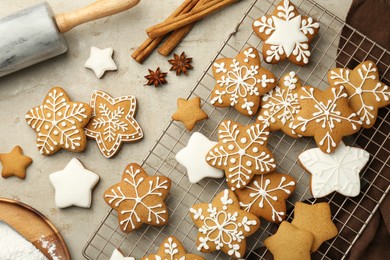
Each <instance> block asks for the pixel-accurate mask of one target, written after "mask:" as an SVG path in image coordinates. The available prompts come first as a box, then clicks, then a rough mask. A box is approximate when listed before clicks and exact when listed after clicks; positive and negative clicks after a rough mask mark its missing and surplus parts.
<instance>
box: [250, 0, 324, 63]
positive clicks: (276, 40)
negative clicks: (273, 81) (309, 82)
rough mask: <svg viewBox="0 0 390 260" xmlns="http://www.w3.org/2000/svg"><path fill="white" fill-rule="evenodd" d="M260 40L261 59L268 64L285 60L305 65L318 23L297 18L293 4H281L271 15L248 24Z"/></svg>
mask: <svg viewBox="0 0 390 260" xmlns="http://www.w3.org/2000/svg"><path fill="white" fill-rule="evenodd" d="M252 28H253V30H254V31H255V33H256V34H257V35H258V36H259V37H260V39H262V40H263V41H264V43H263V56H264V60H265V61H266V62H268V63H278V62H279V61H282V60H284V59H289V60H290V61H292V62H294V63H295V64H298V65H305V64H307V63H309V58H310V56H311V52H310V46H309V43H310V42H311V41H312V40H313V38H314V37H315V36H316V35H317V33H318V30H319V28H320V24H319V23H318V22H317V21H316V20H314V19H313V18H311V17H308V16H301V15H300V14H299V12H298V10H297V8H296V7H295V5H294V4H293V3H291V2H290V1H288V0H283V1H281V2H280V3H279V4H278V5H277V6H276V9H275V10H274V12H273V13H272V14H271V15H266V16H262V17H260V18H259V19H257V20H255V21H254V22H253V25H252Z"/></svg>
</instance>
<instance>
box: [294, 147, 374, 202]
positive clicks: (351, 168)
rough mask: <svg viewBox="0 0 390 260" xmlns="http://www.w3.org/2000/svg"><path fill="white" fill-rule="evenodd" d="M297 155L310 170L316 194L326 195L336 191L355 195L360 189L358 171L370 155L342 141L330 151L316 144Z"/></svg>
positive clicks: (318, 196) (351, 195)
mask: <svg viewBox="0 0 390 260" xmlns="http://www.w3.org/2000/svg"><path fill="white" fill-rule="evenodd" d="M298 159H299V162H300V163H301V165H302V167H303V168H305V169H306V170H307V171H308V172H309V173H310V174H311V185H310V186H311V193H312V194H313V197H314V198H321V197H325V196H327V195H329V194H330V193H332V192H334V191H337V192H339V193H341V194H343V195H344V196H348V197H355V196H357V195H359V193H360V176H359V173H360V171H361V170H362V169H363V167H364V166H365V165H366V163H367V162H368V160H369V159H370V154H369V153H368V152H366V151H365V150H363V149H360V148H355V147H350V146H346V145H345V144H344V143H343V142H341V143H340V145H339V146H338V147H337V149H336V150H335V151H334V152H333V153H331V154H326V153H323V152H322V151H321V150H320V149H319V148H313V149H309V150H307V151H304V152H303V153H302V154H300V155H299V157H298Z"/></svg>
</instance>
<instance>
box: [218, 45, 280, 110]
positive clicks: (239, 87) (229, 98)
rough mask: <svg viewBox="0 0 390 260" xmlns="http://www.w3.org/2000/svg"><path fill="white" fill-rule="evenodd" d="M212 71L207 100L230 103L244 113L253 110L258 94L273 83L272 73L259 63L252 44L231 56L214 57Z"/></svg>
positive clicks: (274, 80)
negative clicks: (212, 82) (209, 95)
mask: <svg viewBox="0 0 390 260" xmlns="http://www.w3.org/2000/svg"><path fill="white" fill-rule="evenodd" d="M213 74H214V78H215V80H216V81H217V84H216V85H215V87H214V90H213V92H212V94H211V101H210V102H211V104H213V105H214V106H216V107H229V106H231V107H234V108H235V109H236V110H237V111H239V112H240V113H242V114H244V115H247V116H252V115H254V114H256V113H257V110H258V109H259V105H260V96H261V95H263V94H265V93H267V92H268V91H270V90H271V89H273V88H274V87H275V86H276V77H275V75H274V74H272V73H271V72H270V71H268V70H266V69H264V68H262V67H261V62H260V56H259V52H258V51H257V50H256V49H255V48H253V47H249V48H246V49H245V50H243V51H241V52H240V53H238V54H237V56H236V58H234V59H231V58H222V59H218V60H216V61H215V62H214V64H213Z"/></svg>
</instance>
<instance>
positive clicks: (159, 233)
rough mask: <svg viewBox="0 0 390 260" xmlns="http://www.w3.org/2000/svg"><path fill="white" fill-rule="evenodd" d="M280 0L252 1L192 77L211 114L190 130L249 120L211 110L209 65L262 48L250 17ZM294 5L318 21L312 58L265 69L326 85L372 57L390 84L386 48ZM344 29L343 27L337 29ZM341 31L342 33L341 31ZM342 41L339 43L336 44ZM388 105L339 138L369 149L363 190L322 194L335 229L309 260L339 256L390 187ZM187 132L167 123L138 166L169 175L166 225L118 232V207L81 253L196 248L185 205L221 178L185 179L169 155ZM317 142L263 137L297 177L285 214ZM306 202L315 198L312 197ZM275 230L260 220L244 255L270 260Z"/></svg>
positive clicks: (204, 196)
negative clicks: (304, 157) (174, 245)
mask: <svg viewBox="0 0 390 260" xmlns="http://www.w3.org/2000/svg"><path fill="white" fill-rule="evenodd" d="M279 1H280V0H275V1H272V0H255V1H253V3H252V5H251V6H250V8H249V9H248V10H247V11H246V12H245V15H244V16H243V18H242V19H241V20H240V22H239V24H238V25H237V28H235V30H234V31H233V32H232V34H231V35H229V37H228V39H227V40H226V41H225V42H224V43H223V45H222V47H221V49H220V50H219V51H218V53H217V54H216V55H215V57H214V58H213V60H212V61H211V63H210V65H209V66H208V67H207V68H206V70H205V72H204V74H203V75H202V76H201V77H200V79H199V80H198V81H197V82H196V84H195V86H194V88H193V89H192V91H191V92H190V94H189V96H188V98H192V97H195V96H198V97H200V98H201V99H202V108H203V109H204V110H205V111H206V112H207V113H208V115H209V119H208V120H206V121H203V122H201V123H199V124H198V125H197V126H196V128H195V130H194V131H199V132H201V133H203V134H204V135H206V136H208V137H209V138H210V139H212V140H217V129H218V125H219V123H220V122H222V121H223V120H224V119H227V118H229V119H233V120H235V121H237V122H239V123H241V124H248V123H251V122H253V121H254V120H255V117H253V118H249V117H246V116H244V115H241V114H239V113H238V112H237V111H235V110H234V109H227V108H215V107H213V106H212V105H211V104H210V94H211V91H212V89H213V87H214V84H215V81H214V79H213V76H212V69H211V65H212V64H213V62H214V60H215V59H217V58H221V57H234V56H235V55H236V54H237V53H238V52H239V51H240V50H242V49H244V48H246V47H248V46H254V47H257V49H259V50H260V49H261V40H260V39H259V38H258V37H257V36H256V35H255V34H254V33H253V32H252V29H251V24H252V22H253V20H254V19H256V18H258V17H260V16H262V15H264V14H266V13H270V12H272V10H273V9H274V8H275V6H276V5H277V4H278V2H279ZM293 2H295V3H296V5H297V6H298V7H299V10H300V13H301V14H303V15H309V16H312V17H314V18H315V19H317V20H318V21H319V22H320V24H321V28H320V31H319V35H318V36H317V37H316V38H315V40H314V42H312V45H311V46H312V49H313V51H312V57H311V62H310V64H309V65H307V66H304V67H299V66H296V65H294V64H292V63H290V62H288V61H285V62H282V63H279V64H277V65H267V64H263V66H264V67H265V68H267V69H269V70H271V71H272V72H273V73H274V74H275V75H276V76H277V77H280V76H281V75H283V74H284V73H286V72H289V71H296V72H297V73H298V75H299V77H300V78H301V80H302V81H303V82H304V83H305V84H309V85H312V86H315V87H318V88H322V89H323V88H326V87H327V86H328V84H327V80H326V75H327V72H328V70H329V69H330V68H333V67H335V66H336V59H337V60H338V62H339V63H338V64H337V65H339V66H340V65H342V66H344V65H348V66H352V67H353V66H355V65H357V64H358V63H359V62H361V61H363V60H366V59H371V60H374V61H375V62H376V63H377V65H378V68H379V71H380V73H381V75H382V81H384V82H385V83H387V84H389V82H390V72H389V64H390V56H389V55H390V53H389V52H388V51H387V50H385V49H384V48H382V47H380V46H378V45H377V44H376V43H375V42H373V41H371V40H370V39H368V38H367V37H365V36H364V35H362V34H360V33H359V32H357V31H356V30H355V29H353V28H351V27H349V26H347V25H346V24H345V23H344V22H343V21H342V20H341V19H339V18H337V17H336V16H335V15H333V14H332V13H330V12H329V11H327V10H325V9H324V8H323V7H321V6H319V5H318V4H316V3H315V2H312V1H311V0H304V1H302V0H301V1H300V2H298V1H293ZM343 28H344V29H343ZM342 30H344V33H343V34H341V31H342ZM339 41H340V43H341V44H340V46H339ZM389 131H390V109H389V108H388V107H386V108H382V109H380V111H379V116H378V119H377V122H376V124H375V126H374V127H373V128H371V129H368V130H362V131H360V132H359V133H358V134H356V135H354V136H351V137H349V138H345V139H344V142H346V143H347V144H349V145H355V146H360V147H362V148H364V149H366V150H367V151H368V152H369V153H370V155H371V158H370V162H369V163H368V164H367V166H366V167H365V169H364V170H363V171H362V174H361V179H362V191H361V193H360V195H359V196H358V197H356V198H347V197H344V196H342V195H339V194H336V193H333V194H331V195H329V196H328V197H326V198H325V200H326V201H328V202H329V204H330V206H331V209H332V216H333V221H334V222H335V224H336V225H337V227H338V229H339V235H338V236H337V237H336V238H335V239H333V240H330V241H327V242H325V243H324V244H323V245H322V246H321V248H320V249H319V250H318V251H317V252H316V253H314V254H313V255H312V257H313V258H314V259H332V260H334V259H343V258H345V257H346V256H347V254H348V252H350V250H351V248H352V247H353V245H354V244H355V242H356V241H357V239H358V238H359V236H360V235H361V233H362V231H363V230H364V229H365V227H366V226H367V224H368V222H369V221H370V219H371V218H372V217H373V215H374V214H375V212H376V211H377V210H378V208H379V205H380V204H381V203H382V201H383V200H384V198H385V196H386V194H387V193H388V192H389V189H390V188H389V184H390V176H389V175H390V165H389V157H390V156H389V155H390V138H389ZM190 136H191V133H189V132H187V131H186V130H185V128H184V127H183V125H182V124H180V123H177V122H172V121H171V122H170V123H169V124H168V126H167V127H166V128H165V129H164V131H163V133H162V134H161V136H160V137H159V138H158V140H157V142H156V143H155V145H154V146H153V147H152V149H151V150H150V153H149V154H148V155H147V156H146V158H145V159H144V161H143V163H142V166H143V167H144V169H145V170H146V171H147V172H148V173H149V174H150V175H154V174H162V175H165V176H168V177H169V178H171V180H172V188H171V191H170V195H169V197H168V198H167V200H166V202H167V206H168V208H169V213H170V219H169V223H168V224H167V225H166V226H164V227H160V228H157V227H152V226H147V225H144V226H143V228H141V229H139V230H136V231H134V232H131V233H130V234H124V233H123V232H122V231H121V230H120V228H119V226H118V220H117V213H116V211H114V210H110V211H109V212H108V214H107V215H106V216H105V218H104V219H103V220H102V221H101V223H100V224H99V226H98V228H97V230H96V232H95V233H94V234H93V236H92V237H91V239H90V240H89V241H88V243H87V245H86V246H85V248H84V251H83V255H84V256H85V257H86V258H88V259H109V258H110V256H111V254H112V252H113V250H114V249H115V248H119V249H120V250H121V251H122V252H123V253H124V254H125V255H128V256H133V257H136V258H137V259H139V258H140V257H142V256H144V255H146V254H150V253H154V252H156V251H157V248H158V247H159V245H160V244H161V243H162V241H163V240H164V238H166V237H167V236H170V235H174V236H176V237H177V238H178V239H179V240H180V241H182V242H183V245H184V246H185V248H186V249H187V251H189V252H194V253H199V252H197V250H196V246H195V243H196V238H197V229H196V227H195V226H194V225H193V223H192V221H191V218H190V216H189V214H188V213H189V208H190V207H191V206H192V205H194V204H195V203H201V202H210V201H211V200H212V199H213V197H214V196H215V195H216V194H218V193H219V192H221V191H222V190H223V189H224V188H225V187H226V183H225V182H224V180H223V179H219V180H218V179H206V180H202V181H201V182H199V183H197V184H193V185H192V184H190V183H189V181H188V178H187V176H186V169H185V168H184V167H182V166H181V165H179V164H178V163H177V162H176V160H175V154H176V153H177V152H178V151H179V150H181V149H182V148H183V147H184V146H186V144H187V142H188V140H189V138H190ZM314 147H316V145H315V143H314V141H313V140H312V139H311V138H300V139H293V138H291V137H288V136H286V135H284V134H283V133H281V132H274V133H272V134H271V136H270V139H269V148H270V149H271V150H272V152H273V154H274V156H275V158H276V161H277V163H278V171H279V172H282V173H288V174H290V175H292V176H293V177H295V178H296V179H297V187H296V190H295V192H294V194H293V195H292V196H291V197H290V198H289V200H288V201H287V207H288V209H289V210H288V212H289V214H288V218H287V220H289V221H290V220H291V219H292V216H293V205H294V203H295V202H296V201H303V200H306V199H310V197H311V195H310V187H309V184H310V178H309V174H308V173H305V171H304V170H303V169H302V168H301V167H300V166H299V165H298V163H297V157H298V155H299V154H300V153H301V152H303V151H305V150H307V149H310V148H314ZM311 202H312V203H314V202H316V200H311ZM275 230H276V225H275V224H270V223H268V222H266V221H265V220H262V225H261V227H260V229H259V230H258V231H257V232H256V233H255V234H254V235H253V236H251V237H250V238H248V239H247V254H246V256H247V258H248V259H270V258H271V254H270V253H269V252H268V251H267V250H266V248H264V247H263V243H262V241H264V239H265V238H266V237H268V236H269V235H271V234H273V233H274V232H275ZM204 257H205V258H206V259H229V258H228V256H226V255H224V254H223V253H221V252H214V253H211V254H205V255H204Z"/></svg>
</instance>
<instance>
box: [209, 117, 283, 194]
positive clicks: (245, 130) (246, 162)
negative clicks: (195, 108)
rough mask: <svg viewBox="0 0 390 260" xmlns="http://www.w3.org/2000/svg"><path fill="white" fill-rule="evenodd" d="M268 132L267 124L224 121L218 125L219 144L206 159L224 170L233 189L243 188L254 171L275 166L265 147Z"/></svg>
mask: <svg viewBox="0 0 390 260" xmlns="http://www.w3.org/2000/svg"><path fill="white" fill-rule="evenodd" d="M268 135H269V131H268V126H267V125H261V124H260V123H254V124H251V125H247V126H242V125H240V124H239V123H236V122H234V121H232V120H225V121H223V122H222V123H221V124H220V125H219V130H218V144H216V145H215V146H214V147H213V148H211V149H210V151H209V152H208V154H207V155H206V161H207V163H208V164H210V165H211V166H213V167H215V168H218V169H221V170H224V171H225V175H226V181H227V184H228V186H229V187H230V188H231V189H232V190H235V189H242V188H244V187H245V186H246V185H247V184H248V183H249V182H250V181H251V179H252V178H253V176H254V175H255V174H266V173H270V172H272V171H274V170H275V168H276V164H275V159H274V157H273V155H272V153H271V152H270V151H269V150H268V148H267V147H266V146H267V140H268Z"/></svg>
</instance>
